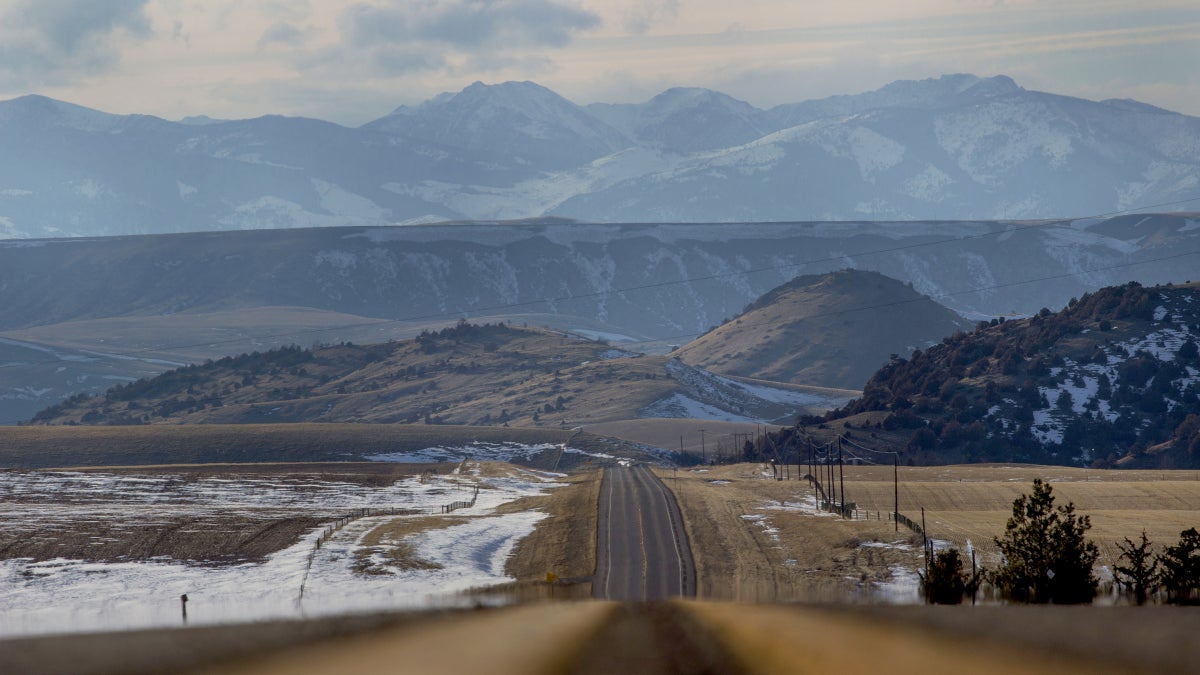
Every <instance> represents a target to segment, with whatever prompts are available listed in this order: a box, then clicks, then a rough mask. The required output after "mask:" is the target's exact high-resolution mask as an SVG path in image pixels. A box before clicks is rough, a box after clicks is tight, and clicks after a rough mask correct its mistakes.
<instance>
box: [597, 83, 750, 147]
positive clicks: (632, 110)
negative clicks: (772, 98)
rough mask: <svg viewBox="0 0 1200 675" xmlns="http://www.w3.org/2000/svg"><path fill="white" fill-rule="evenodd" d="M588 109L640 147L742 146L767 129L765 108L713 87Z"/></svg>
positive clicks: (683, 89)
mask: <svg viewBox="0 0 1200 675" xmlns="http://www.w3.org/2000/svg"><path fill="white" fill-rule="evenodd" d="M588 110H589V111H590V112H591V113H592V114H593V115H595V116H596V117H598V118H600V119H602V120H604V121H605V122H607V123H608V124H609V125H611V126H612V127H614V128H616V129H619V130H621V131H622V132H623V133H624V134H625V136H626V137H628V138H630V139H633V140H634V141H636V142H637V143H638V145H641V146H644V147H646V148H651V149H654V150H663V151H667V152H671V153H680V154H686V153H691V152H700V151H710V150H718V149H720V148H727V147H733V146H738V145H743V144H745V143H749V142H750V141H753V140H754V139H756V138H760V137H762V136H763V135H765V134H766V132H767V131H768V130H769V128H768V126H767V120H766V117H765V115H764V113H763V111H762V110H759V109H758V108H755V107H754V106H752V105H750V104H749V103H746V102H745V101H739V100H737V99H735V98H731V97H729V96H726V95H725V94H722V93H719V92H715V91H711V90H709V89H696V88H675V89H668V90H667V91H664V92H663V93H661V94H659V95H658V96H655V97H654V98H652V99H650V100H649V101H647V102H646V103H643V104H612V103H593V104H592V105H590V106H588Z"/></svg>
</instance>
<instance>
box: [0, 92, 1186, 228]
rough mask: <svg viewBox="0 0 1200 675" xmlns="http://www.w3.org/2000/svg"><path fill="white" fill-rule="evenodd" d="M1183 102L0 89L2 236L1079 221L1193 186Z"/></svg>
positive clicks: (1004, 96)
mask: <svg viewBox="0 0 1200 675" xmlns="http://www.w3.org/2000/svg"><path fill="white" fill-rule="evenodd" d="M1198 149H1200V119H1198V118H1195V117H1189V116H1185V115H1181V114H1177V113H1173V112H1170V111H1166V110H1162V109H1159V108H1155V107H1153V106H1149V105H1145V104H1141V103H1138V102H1135V101H1126V100H1119V101H1118V100H1107V101H1089V100H1084V99H1078V98H1071V97H1066V96H1060V95H1055V94H1052V93H1045V92H1038V91H1030V90H1026V89H1023V88H1022V87H1020V86H1019V85H1017V84H1016V83H1015V82H1013V81H1012V80H1011V79H1009V78H1007V77H1003V76H996V77H990V78H981V77H976V76H973V75H965V74H959V75H946V76H943V77H940V78H937V79H930V80H921V81H900V82H895V83H892V84H890V85H887V86H885V87H883V88H881V89H879V90H877V91H873V92H867V93H862V94H856V95H846V96H835V97H831V98H827V99H821V100H815V101H804V102H798V103H794V104H786V105H780V106H776V107H774V108H771V109H766V110H764V109H760V108H756V107H754V106H752V105H750V104H748V103H746V102H744V101H739V100H737V99H734V98H731V97H729V96H726V95H724V94H721V93H719V92H714V91H710V90H704V89H682V88H681V89H670V90H668V91H665V92H663V93H662V94H659V95H658V96H655V97H654V98H652V99H650V100H649V101H646V102H644V103H640V104H607V103H594V104H591V105H587V106H580V105H576V104H575V103H572V102H570V101H568V100H566V99H564V98H562V97H561V96H559V95H557V94H555V93H554V92H552V91H550V90H548V89H546V88H544V87H541V86H539V85H537V84H534V83H531V82H506V83H502V84H496V85H484V84H481V83H476V84H473V85H471V86H469V87H467V88H465V89H464V90H462V91H460V92H457V93H447V94H443V95H440V96H437V97H435V98H433V99H431V100H429V101H426V102H425V103H422V104H420V105H416V106H402V107H400V108H397V109H396V110H394V111H392V112H391V113H390V114H388V115H385V116H384V117H382V118H379V119H377V120H374V121H372V122H368V123H367V124H364V125H362V126H360V127H356V128H350V127H345V126H341V125H337V124H333V123H329V122H323V121H320V120H313V119H303V118H289V117H280V116H266V117H260V118H256V119H248V120H210V119H202V118H199V117H196V118H188V119H186V120H184V121H180V122H173V121H168V120H163V119H159V118H155V117H150V116H145V115H111V114H107V113H103V112H99V111H95V110H90V109H87V108H83V107H80V106H76V105H73V104H70V103H65V102H61V101H55V100H52V99H48V98H44V97H39V96H25V97H21V98H17V99H13V100H9V101H4V102H0V154H2V156H3V157H4V158H5V160H6V161H5V162H3V164H2V165H0V237H8V238H40V237H62V236H97V235H121V234H149V233H165V232H201V231H213V230H240V229H258V228H294V227H318V226H378V225H389V224H397V223H414V222H432V221H445V220H485V221H487V220H497V219H524V218H536V217H545V216H556V217H564V218H571V219H577V220H584V221H592V222H663V221H671V222H760V221H803V220H809V221H811V220H913V219H918V220H951V219H958V220H962V219H969V220H983V219H987V220H991V219H1027V218H1046V217H1072V216H1074V217H1080V216H1086V215H1090V214H1103V213H1112V212H1117V211H1124V210H1129V209H1138V208H1140V207H1146V206H1150V205H1162V204H1179V203H1186V202H1190V201H1196V200H1200V178H1197V176H1200V159H1198V158H1200V152H1197V150H1198Z"/></svg>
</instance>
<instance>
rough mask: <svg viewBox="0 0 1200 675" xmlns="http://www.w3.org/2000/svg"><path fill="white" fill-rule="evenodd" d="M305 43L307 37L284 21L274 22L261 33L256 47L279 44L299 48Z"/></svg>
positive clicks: (303, 32)
mask: <svg viewBox="0 0 1200 675" xmlns="http://www.w3.org/2000/svg"><path fill="white" fill-rule="evenodd" d="M307 41H308V36H307V35H306V34H305V31H303V30H300V29H299V28H297V27H295V26H293V25H292V24H290V23H288V22H286V21H276V22H275V23H273V24H271V26H270V27H269V28H267V29H266V30H265V31H263V34H262V36H261V37H259V38H258V46H259V47H266V46H269V45H273V44H281V45H286V46H288V47H300V46H302V45H303V44H304V43H305V42H307Z"/></svg>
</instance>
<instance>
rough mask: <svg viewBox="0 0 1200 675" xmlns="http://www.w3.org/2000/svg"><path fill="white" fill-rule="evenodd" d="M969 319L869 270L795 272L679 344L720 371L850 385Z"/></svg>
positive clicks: (686, 356)
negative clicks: (717, 323) (727, 318)
mask: <svg viewBox="0 0 1200 675" xmlns="http://www.w3.org/2000/svg"><path fill="white" fill-rule="evenodd" d="M968 326H969V324H968V323H967V322H966V321H964V320H963V319H961V318H960V317H959V316H958V315H957V314H955V313H954V312H952V311H950V310H949V309H947V308H946V307H943V306H941V305H939V304H938V303H936V302H934V301H933V300H930V299H929V298H927V297H925V296H923V295H920V294H919V293H917V292H916V291H915V290H913V289H912V287H911V286H910V285H907V284H904V283H901V282H899V281H896V280H895V279H890V278H888V277H885V276H883V275H882V274H878V273H876V272H864V271H860V270H842V271H840V272H834V273H832V274H824V275H819V276H817V275H808V276H801V277H797V278H795V279H793V280H792V281H789V282H788V283H786V284H784V285H782V286H780V287H778V288H776V289H774V290H772V291H770V292H768V293H766V294H765V295H763V296H762V297H761V298H759V299H758V300H757V301H755V302H754V303H753V304H751V305H750V306H749V307H747V308H746V310H745V311H744V312H743V313H742V314H740V315H739V316H737V317H735V318H734V319H731V320H730V321H727V322H725V323H724V324H722V325H721V326H719V327H717V328H715V329H713V330H711V331H709V332H708V333H706V334H705V335H703V336H701V337H699V338H697V339H696V340H694V341H692V342H690V343H688V344H687V345H685V346H684V347H682V348H681V349H680V350H679V356H680V358H681V359H683V361H684V362H686V363H689V364H692V365H696V366H701V367H704V368H707V369H709V370H713V371H715V372H719V373H723V374H727V375H740V376H745V377H755V378H762V379H766V380H774V381H779V382H793V383H803V384H811V385H818V386H825V387H838V388H847V389H857V388H859V387H861V386H862V384H863V383H864V382H866V381H867V378H869V377H870V376H871V373H873V372H874V371H875V369H877V368H878V367H879V366H881V365H882V364H884V363H887V360H888V357H889V356H890V355H892V354H902V355H907V354H908V353H910V352H911V351H913V350H914V349H924V348H925V347H928V346H929V345H931V344H935V343H937V342H938V341H939V340H941V339H942V338H943V337H945V336H947V335H950V334H952V333H954V332H955V331H957V330H961V329H963V328H966V327H968Z"/></svg>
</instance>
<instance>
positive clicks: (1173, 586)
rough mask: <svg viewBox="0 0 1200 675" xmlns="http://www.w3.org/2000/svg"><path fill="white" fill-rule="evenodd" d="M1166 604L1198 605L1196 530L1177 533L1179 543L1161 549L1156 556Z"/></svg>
mask: <svg viewBox="0 0 1200 675" xmlns="http://www.w3.org/2000/svg"><path fill="white" fill-rule="evenodd" d="M1158 564H1159V565H1160V566H1161V567H1162V583H1163V586H1165V587H1166V589H1167V602H1170V603H1174V604H1179V605H1194V604H1200V532H1196V528H1194V527H1193V528H1191V529H1188V530H1184V531H1183V532H1180V533H1179V543H1178V544H1176V545H1174V546H1168V547H1166V548H1165V549H1163V552H1162V554H1161V555H1159V556H1158Z"/></svg>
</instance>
